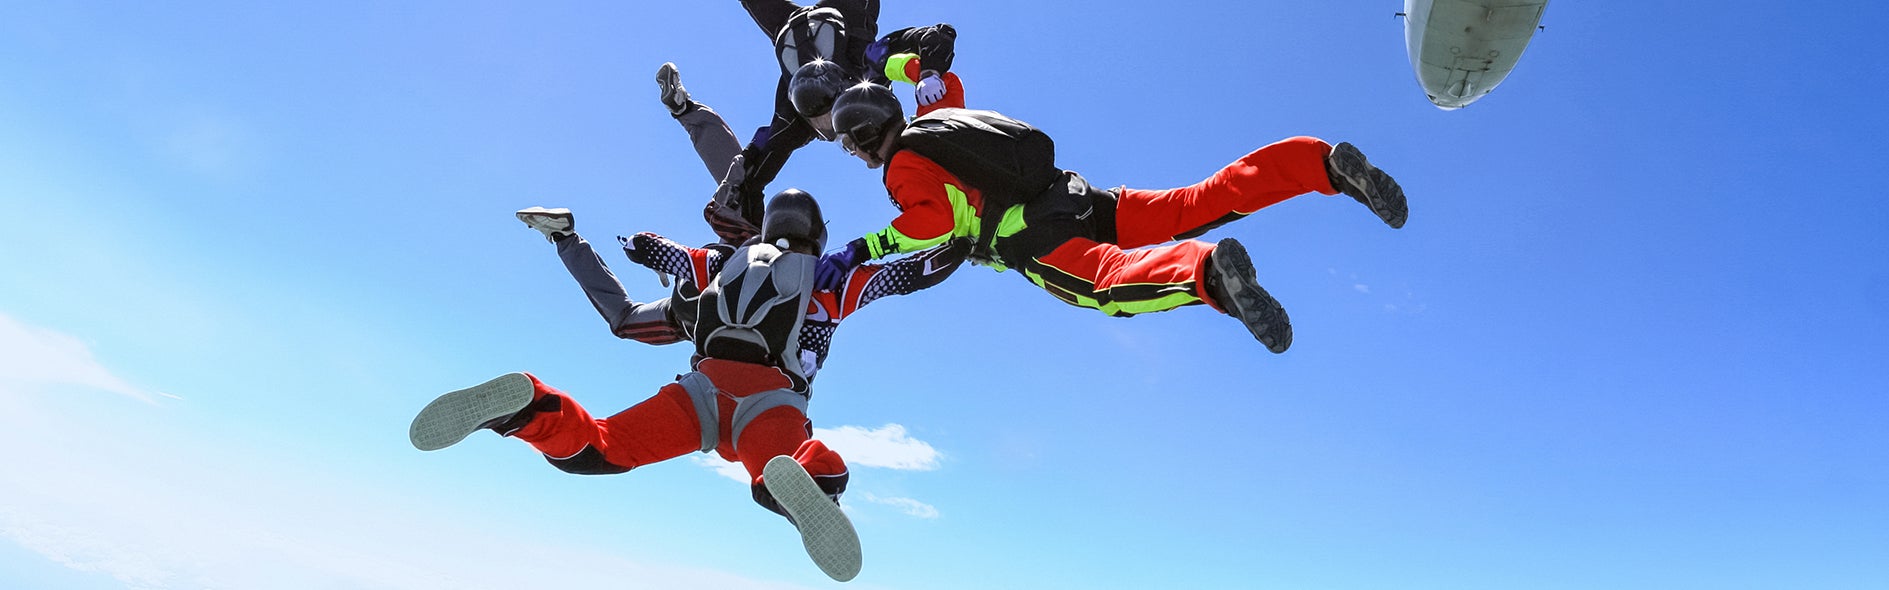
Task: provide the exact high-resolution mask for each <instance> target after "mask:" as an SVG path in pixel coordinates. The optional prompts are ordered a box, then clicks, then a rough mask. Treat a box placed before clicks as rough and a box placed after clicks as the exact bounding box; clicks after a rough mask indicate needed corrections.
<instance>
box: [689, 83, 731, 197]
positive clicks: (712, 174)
mask: <svg viewBox="0 0 1889 590" xmlns="http://www.w3.org/2000/svg"><path fill="white" fill-rule="evenodd" d="M676 122H677V123H681V124H682V130H683V131H687V132H688V133H689V143H692V144H695V155H696V156H697V157H700V158H702V166H703V167H706V168H708V177H709V179H711V180H713V181H715V184H717V185H720V184H721V183H722V180H723V179H725V178H727V175H728V171H729V170H728V168H729V166H730V165H731V164H733V163H734V161H735V156H736V155H738V154H740V153H741V140H739V139H735V132H734V131H733V130H731V129H729V128H728V122H727V121H723V120H722V118H721V115H719V114H716V113H715V111H714V110H711V109H709V108H708V107H707V106H704V105H703V104H702V103H699V102H698V103H695V108H692V109H689V110H688V112H685V113H682V116H679V117H676ZM716 197H717V198H718V199H719V198H720V197H721V195H719V194H717V195H716ZM718 202H719V201H718ZM722 204H723V205H726V204H727V203H722Z"/></svg>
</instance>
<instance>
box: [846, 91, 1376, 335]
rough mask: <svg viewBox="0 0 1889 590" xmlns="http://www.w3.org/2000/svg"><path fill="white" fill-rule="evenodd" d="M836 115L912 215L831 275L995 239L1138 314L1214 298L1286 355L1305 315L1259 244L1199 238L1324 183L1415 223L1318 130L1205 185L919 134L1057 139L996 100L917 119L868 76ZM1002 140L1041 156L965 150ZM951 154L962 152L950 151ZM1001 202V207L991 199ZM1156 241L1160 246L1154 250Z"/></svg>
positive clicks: (1082, 293) (1000, 250) (855, 247)
mask: <svg viewBox="0 0 1889 590" xmlns="http://www.w3.org/2000/svg"><path fill="white" fill-rule="evenodd" d="M979 117H985V118H984V119H982V120H981V121H980V120H979ZM988 117H995V118H994V119H991V118H988ZM833 123H834V126H835V128H836V130H837V131H838V132H839V133H840V134H841V135H840V145H841V147H842V148H844V149H846V150H847V152H848V153H851V154H853V155H854V156H856V157H858V158H859V159H860V160H862V161H864V162H865V163H866V167H867V168H873V169H876V168H879V167H881V166H884V167H885V168H886V171H885V174H884V180H885V186H886V192H887V193H889V194H890V195H891V197H892V200H893V203H894V204H895V205H897V206H898V207H899V209H900V211H901V213H900V214H899V215H898V216H897V217H896V218H894V219H893V220H892V223H891V225H889V226H887V227H886V228H884V229H882V230H879V231H877V232H874V233H872V234H869V235H866V236H864V237H861V238H858V239H855V240H852V241H851V242H848V243H847V244H846V245H845V246H844V247H842V248H840V249H839V250H836V251H834V252H830V253H828V254H827V255H825V256H823V257H822V258H821V260H820V268H819V271H818V278H817V279H816V280H817V281H820V282H822V283H823V284H824V283H825V282H830V281H835V280H838V279H839V278H840V277H842V276H844V272H845V270H846V269H848V268H852V267H853V266H854V265H857V264H860V263H862V262H865V261H868V260H873V259H877V258H881V257H884V256H887V255H891V254H896V253H900V252H910V251H914V250H918V249H921V248H925V247H929V246H931V245H934V244H937V243H939V242H942V241H945V240H948V239H952V238H971V239H974V240H975V239H979V238H980V237H983V238H984V239H983V240H982V241H980V242H979V243H978V245H977V247H976V248H975V249H974V250H973V252H972V259H973V260H977V261H979V262H982V263H985V264H989V265H991V266H994V267H996V268H997V269H998V270H999V271H1001V270H1003V269H1004V268H1005V267H1011V268H1016V269H1017V270H1018V271H1020V272H1021V274H1022V275H1023V277H1024V278H1026V279H1028V280H1029V281H1030V282H1031V283H1034V284H1036V285H1037V286H1039V287H1041V288H1043V289H1044V290H1046V291H1049V292H1050V294H1052V295H1054V296H1056V297H1057V298H1058V299H1061V300H1062V301H1064V302H1066V303H1069V304H1071V305H1076V306H1081V307H1090V308H1095V309H1098V310H1101V311H1102V312H1103V313H1107V314H1109V315H1112V316H1120V317H1125V316H1131V315H1134V314H1138V313H1148V312H1156V311H1166V310H1170V309H1174V308H1177V307H1181V306H1186V305H1193V304H1197V303H1205V304H1207V305H1208V306H1210V307H1212V308H1213V309H1215V310H1218V311H1221V312H1223V313H1226V314H1228V315H1230V316H1233V317H1234V318H1235V319H1238V320H1240V322H1241V323H1242V324H1245V325H1246V327H1247V329H1248V330H1249V331H1250V332H1252V334H1253V336H1254V337H1255V338H1256V339H1258V340H1259V341H1260V342H1261V343H1263V344H1265V345H1266V348H1267V349H1268V350H1271V351H1272V352H1274V353H1280V352H1285V350H1286V349H1287V348H1288V347H1290V346H1291V345H1292V326H1291V323H1290V321H1289V320H1288V318H1287V317H1286V313H1285V308H1284V307H1283V306H1281V305H1280V304H1279V302H1278V301H1277V300H1276V299H1274V298H1273V297H1272V295H1270V294H1268V293H1267V292H1266V290H1265V289H1263V288H1261V287H1260V285H1259V283H1258V281H1257V279H1256V278H1255V276H1256V273H1255V271H1254V269H1253V264H1252V261H1251V259H1250V257H1249V256H1248V254H1247V252H1246V248H1245V247H1244V246H1242V245H1241V244H1240V243H1239V242H1238V241H1236V240H1234V239H1232V238H1225V239H1222V240H1220V241H1219V243H1218V244H1208V243H1206V242H1203V241H1200V240H1195V239H1191V238H1194V237H1198V236H1200V235H1202V234H1204V233H1206V232H1207V231H1209V230H1212V229H1214V228H1217V227H1219V226H1221V225H1224V224H1226V223H1228V222H1231V221H1233V220H1236V219H1239V218H1242V217H1245V216H1247V215H1251V214H1252V213H1253V212H1255V211H1258V210H1260V209H1262V208H1265V207H1267V206H1270V205H1272V204H1275V203H1278V202H1280V201H1284V200H1286V199H1288V198H1291V197H1294V196H1297V195H1301V194H1305V193H1311V192H1317V193H1321V194H1325V195H1335V194H1338V193H1341V192H1342V193H1344V194H1346V195H1349V196H1351V197H1352V198H1353V199H1356V200H1357V201H1358V202H1359V203H1363V204H1364V205H1365V206H1367V207H1369V208H1370V209H1371V212H1372V213H1375V214H1376V215H1377V216H1378V218H1379V219H1381V220H1383V221H1384V223H1385V224H1387V225H1389V226H1391V227H1392V228H1399V227H1403V225H1404V221H1405V219H1406V218H1407V217H1408V216H1409V209H1408V207H1407V205H1406V203H1405V199H1404V193H1403V189H1402V188H1401V187H1399V186H1398V185H1397V182H1396V181H1395V180H1393V179H1392V178H1391V177H1390V175H1389V174H1386V173H1384V172H1383V171H1382V170H1379V169H1378V168H1377V167H1376V166H1373V165H1371V163H1370V162H1369V161H1367V160H1366V159H1365V157H1364V154H1363V153H1361V152H1359V151H1358V149H1357V148H1356V147H1354V146H1352V145H1351V144H1349V143H1340V144H1338V145H1336V146H1333V145H1331V144H1329V143H1326V142H1325V141H1323V140H1320V139H1317V138H1313V137H1293V138H1289V139H1285V140H1282V141H1279V142H1277V143H1274V144H1272V145H1268V146H1265V147H1262V148H1259V149H1258V150H1255V151H1253V152H1252V153H1249V154H1247V155H1246V156H1245V157H1242V158H1240V159H1239V160H1238V161H1235V162H1233V163H1232V164H1229V165H1227V166H1226V167H1224V168H1222V169H1221V170H1220V171H1218V172H1216V173H1214V174H1213V175H1212V176H1210V177H1208V178H1207V179H1205V180H1203V181H1201V182H1199V183H1197V184H1194V185H1192V186H1187V187H1181V188H1172V189H1163V190H1142V189H1131V188H1127V187H1119V188H1114V189H1107V190H1104V189H1098V188H1095V187H1092V186H1090V185H1089V183H1088V182H1087V181H1085V180H1084V179H1083V178H1082V176H1080V175H1078V174H1076V173H1075V172H1071V171H1064V170H1061V169H1059V168H1057V167H1055V166H1054V164H1053V161H1052V160H1053V148H1049V147H1047V146H1046V145H1037V146H1036V147H1034V148H1032V147H1031V146H1033V145H1036V144H1029V143H1025V142H1024V141H1023V139H1017V140H1015V141H1013V140H1012V139H1008V138H1006V139H1003V140H1001V141H998V143H999V144H1002V145H998V144H990V143H988V141H986V144H985V145H975V146H972V147H970V148H968V149H965V150H961V151H959V152H952V151H951V150H940V149H933V150H932V152H933V153H930V154H926V155H921V153H920V152H919V151H918V150H917V149H912V148H914V147H915V146H917V145H920V144H919V143H917V142H919V141H930V142H931V143H930V144H929V145H938V138H939V137H941V136H940V135H938V133H940V132H941V130H947V129H959V130H960V131H958V132H954V133H959V135H956V136H954V137H957V138H961V139H962V138H967V137H968V138H970V139H971V140H976V138H977V137H986V138H988V137H990V136H989V135H982V136H978V135H976V134H972V135H964V134H962V133H963V132H962V130H964V129H973V128H982V129H992V130H994V129H997V127H996V126H1005V127H1006V128H1011V129H1018V130H1020V131H1018V132H1017V135H1016V137H1017V138H1024V139H1028V138H1035V139H1038V140H1040V142H1041V143H1042V144H1047V143H1048V138H1047V136H1045V135H1040V132H1037V131H1036V130H1035V128H1032V127H1028V126H1027V125H1025V124H1023V123H1022V122H1020V121H1016V120H1015V119H1010V118H1008V117H1003V116H1002V115H1000V114H997V113H994V112H991V111H971V110H965V109H943V110H938V111H935V112H933V113H932V114H930V115H928V116H924V117H919V118H917V119H914V120H913V121H912V123H911V124H910V126H909V127H908V124H907V122H906V121H905V119H904V117H903V116H902V113H901V111H900V106H899V100H898V97H897V96H895V95H894V94H893V93H892V92H890V91H887V90H886V89H884V88H880V87H877V86H873V85H870V84H861V85H857V86H854V87H852V88H849V89H847V90H846V91H845V92H844V93H842V94H841V95H840V96H839V97H838V99H837V101H836V102H835V104H834V108H833ZM967 123H968V124H967ZM980 125H981V127H979V126H980ZM993 125H996V126H993ZM1019 126H1020V127H1019ZM1026 128H1027V129H1026ZM993 132H994V131H993ZM1006 137H1008V136H1006ZM954 141H957V140H954ZM1003 150H1013V151H1012V152H1007V153H1011V154H1015V155H1016V156H1017V157H1016V158H1013V159H1012V160H1013V161H1032V162H1036V164H1035V165H1034V166H1029V167H1027V168H1028V169H1027V170H1024V169H1022V168H1016V169H1012V168H1007V167H998V166H992V165H991V164H990V161H991V159H990V158H988V157H965V156H963V155H962V154H965V153H975V154H989V153H995V152H1000V151H1003ZM952 153H958V154H960V155H957V156H953V157H950V158H948V159H949V160H951V161H944V160H941V159H940V158H941V157H942V156H941V155H940V154H945V155H950V154H952ZM1019 170H1021V172H1019ZM1026 176H1027V177H1030V178H1033V179H1034V181H1023V180H1016V181H1015V182H1018V183H1021V184H1020V185H1019V188H1017V189H1015V190H1001V189H1000V190H998V191H994V192H993V191H991V188H992V187H991V186H978V183H977V182H972V181H970V179H983V182H984V183H985V184H988V185H993V186H996V185H999V184H1001V183H1003V182H1006V181H1007V179H1021V178H1024V177H1026ZM1021 185H1028V186H1027V187H1023V186H1021ZM993 194H995V195H997V199H996V200H995V201H993V200H992V197H991V195H993ZM990 202H996V203H998V204H999V207H1000V209H1001V210H986V209H985V204H986V203H990ZM993 216H994V217H993ZM967 220H968V221H967ZM1177 240H1178V241H1177ZM1156 244H1161V245H1160V246H1156V247H1152V248H1141V247H1142V246H1152V245H1156ZM1128 248H1139V249H1135V250H1127V249H1128Z"/></svg>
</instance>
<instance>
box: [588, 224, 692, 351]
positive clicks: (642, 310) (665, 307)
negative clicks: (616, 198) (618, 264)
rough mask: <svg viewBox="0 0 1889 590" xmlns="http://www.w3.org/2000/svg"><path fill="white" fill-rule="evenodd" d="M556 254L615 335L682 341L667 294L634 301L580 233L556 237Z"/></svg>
mask: <svg viewBox="0 0 1889 590" xmlns="http://www.w3.org/2000/svg"><path fill="white" fill-rule="evenodd" d="M557 249H558V258H560V259H563V260H564V268H565V270H568V271H570V272H571V278H574V279H577V285H578V286H579V287H583V289H584V296H586V297H589V298H590V304H591V306H593V307H596V308H597V313H598V314H600V315H602V316H603V319H604V321H606V322H609V323H610V332H611V333H612V334H616V335H617V337H618V338H627V339H630V340H636V341H638V342H645V343H648V344H670V343H673V342H681V341H682V340H684V339H685V335H684V334H683V333H682V331H681V329H680V328H678V327H677V326H676V324H675V322H674V321H672V320H671V319H670V314H669V298H667V297H664V298H662V299H657V300H655V301H652V302H649V303H637V302H636V301H635V300H633V299H630V296H629V294H628V293H625V292H624V291H623V283H622V282H620V281H618V280H617V276H616V275H615V274H614V273H611V272H610V267H609V266H608V265H606V264H604V262H603V258H602V257H599V256H597V252H596V251H594V250H592V249H591V247H590V242H586V241H584V238H583V236H577V235H573V236H571V237H569V238H565V239H562V240H558V242H557Z"/></svg>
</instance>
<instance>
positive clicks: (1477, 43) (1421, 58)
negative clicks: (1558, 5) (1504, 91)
mask: <svg viewBox="0 0 1889 590" xmlns="http://www.w3.org/2000/svg"><path fill="white" fill-rule="evenodd" d="M1547 7H1548V0H1404V41H1405V42H1406V43H1408V44H1409V46H1410V66H1411V67H1412V68H1413V69H1415V70H1416V71H1417V82H1418V83H1420V84H1422V85H1423V92H1424V94H1426V95H1428V96H1429V97H1430V102H1432V103H1435V104H1436V106H1437V107H1438V108H1441V109H1443V110H1446V111H1448V110H1456V109H1460V108H1463V107H1465V106H1468V105H1469V103H1472V102H1476V99H1479V98H1482V97H1483V95H1486V94H1489V91H1491V90H1495V87H1496V85H1498V84H1501V83H1502V80H1503V79H1504V78H1507V77H1508V76H1509V72H1510V71H1511V70H1514V69H1515V62H1516V60H1519V59H1521V58H1522V50H1523V49H1527V48H1528V40H1529V39H1530V38H1532V37H1534V36H1535V29H1536V27H1539V26H1540V25H1541V13H1542V11H1543V10H1545V9H1546V8H1547Z"/></svg>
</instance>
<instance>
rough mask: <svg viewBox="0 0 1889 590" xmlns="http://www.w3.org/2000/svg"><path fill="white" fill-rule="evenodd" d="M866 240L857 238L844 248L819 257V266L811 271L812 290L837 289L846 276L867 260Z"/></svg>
mask: <svg viewBox="0 0 1889 590" xmlns="http://www.w3.org/2000/svg"><path fill="white" fill-rule="evenodd" d="M867 256H868V254H867V253H866V239H865V238H859V239H855V240H853V241H851V242H847V243H846V247H844V248H840V249H839V250H835V251H833V252H828V253H827V254H826V255H825V256H821V257H820V264H819V266H816V267H814V270H813V288H814V289H817V290H820V291H832V290H834V289H838V288H839V286H840V283H843V282H845V281H846V275H847V274H848V273H851V272H852V271H853V268H855V267H858V266H859V265H860V264H861V263H864V262H865V261H866V260H867V258H866V257H867Z"/></svg>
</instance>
